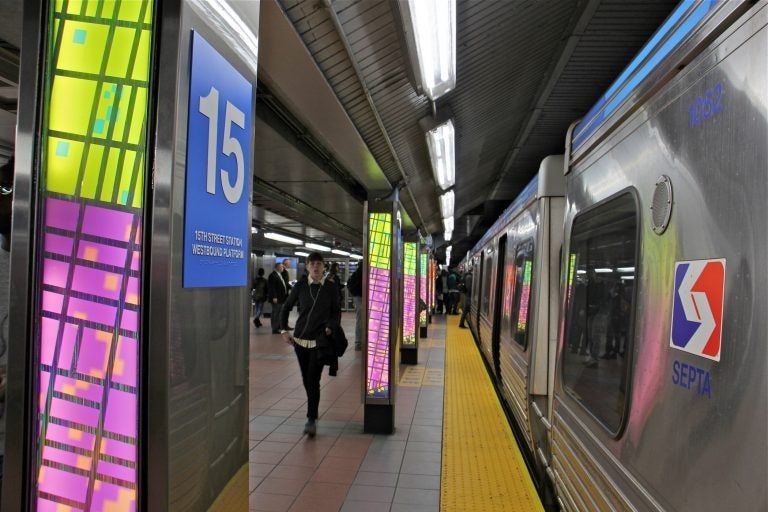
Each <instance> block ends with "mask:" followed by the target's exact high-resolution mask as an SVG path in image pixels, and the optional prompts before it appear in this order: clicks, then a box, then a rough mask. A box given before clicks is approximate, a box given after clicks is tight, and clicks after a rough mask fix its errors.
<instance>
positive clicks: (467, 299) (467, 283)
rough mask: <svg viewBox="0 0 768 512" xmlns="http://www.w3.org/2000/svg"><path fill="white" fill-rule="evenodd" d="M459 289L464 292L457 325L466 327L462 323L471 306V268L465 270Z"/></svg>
mask: <svg viewBox="0 0 768 512" xmlns="http://www.w3.org/2000/svg"><path fill="white" fill-rule="evenodd" d="M459 290H460V291H461V293H463V294H464V306H463V307H462V308H461V319H460V320H459V327H461V328H462V329H466V328H467V326H466V325H464V320H466V318H467V315H468V314H469V309H470V308H471V307H472V269H469V270H467V273H466V274H464V279H463V280H462V282H461V285H460V286H459Z"/></svg>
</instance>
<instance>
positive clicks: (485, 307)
mask: <svg viewBox="0 0 768 512" xmlns="http://www.w3.org/2000/svg"><path fill="white" fill-rule="evenodd" d="M483 258H484V263H483V288H482V290H481V291H480V314H482V315H484V316H486V317H487V316H488V314H489V313H490V310H491V274H493V272H492V270H493V265H492V263H493V254H491V253H490V252H488V251H486V253H485V254H484V255H483Z"/></svg>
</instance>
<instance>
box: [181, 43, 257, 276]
mask: <svg viewBox="0 0 768 512" xmlns="http://www.w3.org/2000/svg"><path fill="white" fill-rule="evenodd" d="M252 107H253V86H252V85H251V82H249V81H248V80H247V79H246V78H245V77H244V76H243V75H242V74H240V72H239V71H237V70H236V69H235V67H234V66H232V64H230V63H229V62H228V61H227V60H226V59H225V58H224V57H223V56H222V55H221V54H220V53H219V52H217V51H216V49H215V48H214V47H213V46H211V45H210V43H208V41H206V40H205V39H204V38H203V37H202V36H201V35H200V34H198V33H197V32H194V31H193V32H192V67H191V73H190V83H189V117H188V130H187V172H186V202H185V208H184V284H183V286H184V288H194V287H218V286H245V285H246V284H247V279H248V259H249V254H248V237H249V236H250V231H251V226H250V224H251V223H250V219H249V217H248V201H249V197H250V195H251V192H250V191H251V172H250V169H251V146H250V142H251V139H250V133H251V111H252Z"/></svg>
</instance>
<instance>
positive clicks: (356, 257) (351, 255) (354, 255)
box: [349, 254, 363, 260]
mask: <svg viewBox="0 0 768 512" xmlns="http://www.w3.org/2000/svg"><path fill="white" fill-rule="evenodd" d="M349 257H350V258H352V259H353V260H361V259H363V257H362V256H360V255H359V254H350V255H349Z"/></svg>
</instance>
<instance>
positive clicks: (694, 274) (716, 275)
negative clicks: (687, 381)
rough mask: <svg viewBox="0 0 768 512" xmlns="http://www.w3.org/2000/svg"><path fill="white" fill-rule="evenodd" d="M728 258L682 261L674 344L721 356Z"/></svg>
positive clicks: (677, 268) (677, 282) (712, 356)
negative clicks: (726, 263)
mask: <svg viewBox="0 0 768 512" xmlns="http://www.w3.org/2000/svg"><path fill="white" fill-rule="evenodd" d="M724 290H725V260H724V259H718V260H697V261H678V262H677V263H676V264H675V297H674V304H673V307H672V331H671V334H670V343H669V344H670V346H671V347H673V348H676V349H678V350H682V351H684V352H689V353H691V354H696V355H697V356H702V357H706V358H707V359H713V360H715V361H719V360H720V338H721V335H722V333H723V295H724Z"/></svg>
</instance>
